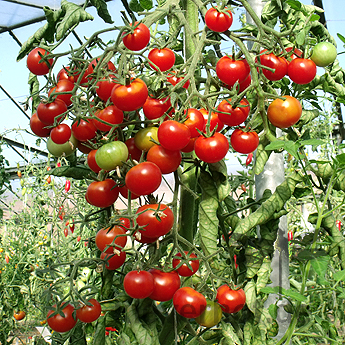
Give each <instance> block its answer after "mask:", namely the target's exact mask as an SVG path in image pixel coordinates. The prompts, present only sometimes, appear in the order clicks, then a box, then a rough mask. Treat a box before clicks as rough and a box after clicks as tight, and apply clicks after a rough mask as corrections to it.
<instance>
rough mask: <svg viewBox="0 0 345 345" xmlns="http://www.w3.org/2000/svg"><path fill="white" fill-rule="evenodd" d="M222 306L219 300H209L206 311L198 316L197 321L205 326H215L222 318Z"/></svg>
mask: <svg viewBox="0 0 345 345" xmlns="http://www.w3.org/2000/svg"><path fill="white" fill-rule="evenodd" d="M222 315H223V313H222V308H221V307H220V305H219V304H218V303H217V302H213V301H209V300H208V301H207V304H206V309H205V311H204V312H203V313H202V314H201V315H199V316H198V317H196V319H195V321H196V322H197V323H198V324H199V325H200V326H203V327H207V328H209V327H213V326H215V325H217V324H218V323H219V322H220V320H221V318H222Z"/></svg>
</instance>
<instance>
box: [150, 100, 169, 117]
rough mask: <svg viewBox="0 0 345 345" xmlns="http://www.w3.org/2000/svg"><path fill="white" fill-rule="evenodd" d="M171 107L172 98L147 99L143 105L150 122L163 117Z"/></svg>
mask: <svg viewBox="0 0 345 345" xmlns="http://www.w3.org/2000/svg"><path fill="white" fill-rule="evenodd" d="M170 107H171V103H170V98H169V97H164V98H161V99H156V98H151V97H147V100H146V101H145V103H144V105H143V112H144V115H145V117H146V118H147V119H148V120H155V119H158V118H160V117H161V116H163V115H164V114H165V113H166V112H167V111H168V110H169V108H170Z"/></svg>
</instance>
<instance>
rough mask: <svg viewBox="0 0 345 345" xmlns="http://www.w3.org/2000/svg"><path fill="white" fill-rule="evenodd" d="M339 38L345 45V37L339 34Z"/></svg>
mask: <svg viewBox="0 0 345 345" xmlns="http://www.w3.org/2000/svg"><path fill="white" fill-rule="evenodd" d="M337 36H338V38H339V39H340V40H341V41H342V42H343V43H345V37H344V36H343V35H342V34H339V33H338V34H337Z"/></svg>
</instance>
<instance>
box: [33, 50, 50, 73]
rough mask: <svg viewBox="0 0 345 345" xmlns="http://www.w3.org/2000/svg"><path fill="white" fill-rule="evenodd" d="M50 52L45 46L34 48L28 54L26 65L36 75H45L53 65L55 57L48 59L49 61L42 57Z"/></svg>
mask: <svg viewBox="0 0 345 345" xmlns="http://www.w3.org/2000/svg"><path fill="white" fill-rule="evenodd" d="M48 54H49V52H48V51H46V50H45V49H43V48H34V49H33V50H31V52H30V53H29V54H28V57H27V60H26V65H27V67H28V69H29V70H30V72H31V73H33V74H36V75H44V74H47V73H48V72H49V69H50V68H51V66H52V65H53V62H54V59H47V62H48V63H47V62H45V61H41V60H42V57H43V56H45V55H48Z"/></svg>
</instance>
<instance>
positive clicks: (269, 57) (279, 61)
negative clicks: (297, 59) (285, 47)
mask: <svg viewBox="0 0 345 345" xmlns="http://www.w3.org/2000/svg"><path fill="white" fill-rule="evenodd" d="M265 52H267V49H264V50H262V51H261V52H260V63H261V65H263V66H266V67H270V68H273V69H274V70H275V71H274V72H272V71H270V70H268V69H265V68H263V67H262V73H263V74H264V76H265V77H266V78H267V79H268V80H272V81H275V80H280V79H282V78H283V77H284V76H285V75H286V74H287V71H288V62H287V61H286V59H285V58H283V57H280V56H276V55H274V54H273V53H269V54H264V53H265Z"/></svg>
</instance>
